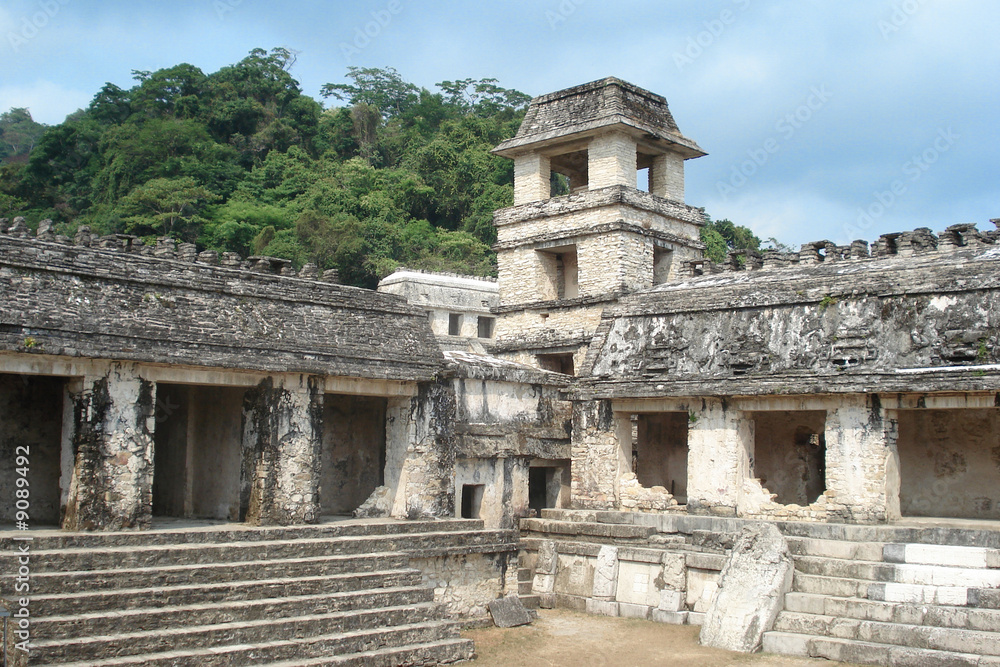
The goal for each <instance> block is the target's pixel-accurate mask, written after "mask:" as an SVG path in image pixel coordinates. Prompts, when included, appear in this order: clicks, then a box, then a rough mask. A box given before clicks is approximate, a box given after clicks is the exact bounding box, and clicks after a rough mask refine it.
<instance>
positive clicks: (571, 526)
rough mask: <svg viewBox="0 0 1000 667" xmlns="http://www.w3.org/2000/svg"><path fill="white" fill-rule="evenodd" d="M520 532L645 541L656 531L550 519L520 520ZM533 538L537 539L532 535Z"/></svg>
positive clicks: (624, 525)
mask: <svg viewBox="0 0 1000 667" xmlns="http://www.w3.org/2000/svg"><path fill="white" fill-rule="evenodd" d="M521 532H522V533H526V532H532V533H538V534H543V535H553V536H573V537H576V536H579V537H583V536H586V537H588V538H598V539H614V540H645V539H647V538H648V537H649V536H650V535H652V534H653V533H655V532H656V530H655V529H654V528H652V527H650V526H636V525H632V524H624V523H596V522H589V521H555V520H551V519H521ZM533 537H536V538H537V537H538V535H534V536H533Z"/></svg>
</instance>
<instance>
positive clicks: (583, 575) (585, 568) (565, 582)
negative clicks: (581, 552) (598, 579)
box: [556, 556, 594, 598]
mask: <svg viewBox="0 0 1000 667" xmlns="http://www.w3.org/2000/svg"><path fill="white" fill-rule="evenodd" d="M556 590H557V591H559V593H560V594H563V595H576V596H579V597H582V598H588V597H590V595H591V593H593V591H594V561H593V559H590V558H585V557H583V556H560V557H559V569H558V571H557V573H556Z"/></svg>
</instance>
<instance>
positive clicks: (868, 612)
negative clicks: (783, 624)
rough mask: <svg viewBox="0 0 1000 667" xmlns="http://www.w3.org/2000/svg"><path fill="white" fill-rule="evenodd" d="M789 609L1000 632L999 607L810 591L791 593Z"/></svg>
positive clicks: (787, 598)
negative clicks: (885, 599) (941, 604)
mask: <svg viewBox="0 0 1000 667" xmlns="http://www.w3.org/2000/svg"><path fill="white" fill-rule="evenodd" d="M785 611H788V612H799V613H804V614H819V615H823V616H837V617H841V618H853V619H859V620H864V621H881V622H883V623H902V624H906V625H928V626H936V627H941V628H959V629H965V630H979V631H983V632H1000V610H995V609H970V608H968V607H952V606H937V605H923V604H899V603H894V602H880V601H877V600H860V599H857V598H836V597H828V596H824V595H812V594H809V593H787V594H786V595H785Z"/></svg>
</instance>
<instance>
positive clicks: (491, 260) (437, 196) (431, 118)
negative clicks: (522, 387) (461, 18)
mask: <svg viewBox="0 0 1000 667" xmlns="http://www.w3.org/2000/svg"><path fill="white" fill-rule="evenodd" d="M294 62H295V54H294V53H293V52H291V51H289V50H287V49H272V50H271V51H270V52H267V51H265V50H263V49H254V50H253V51H251V52H250V54H249V55H248V56H247V57H246V58H244V59H243V60H241V61H240V62H238V63H236V64H235V65H230V66H227V67H223V68H222V69H220V70H219V71H217V72H214V73H211V74H206V73H204V72H202V70H200V69H199V68H197V67H195V66H193V65H190V64H185V63H182V64H179V65H176V66H174V67H169V68H166V69H162V70H158V71H155V72H148V71H134V72H133V75H134V78H135V85H134V86H133V87H132V88H130V89H128V90H125V89H123V88H120V87H118V86H116V85H114V84H111V83H107V84H105V85H104V86H103V87H102V88H101V89H100V90H99V91H98V92H97V94H96V95H95V96H94V98H93V101H92V102H91V103H90V105H89V106H88V107H87V108H86V109H82V110H80V111H78V112H76V113H74V114H72V115H71V116H69V117H68V118H67V119H66V120H65V122H63V123H61V124H59V125H56V126H53V127H46V126H44V125H40V124H38V123H35V122H34V121H33V120H32V119H31V115H30V113H29V112H28V110H27V109H11V110H10V111H8V112H6V113H4V114H2V115H0V161H2V162H0V215H3V216H7V217H10V216H13V215H24V216H25V217H26V218H27V219H28V223H29V225H37V224H38V222H39V221H40V220H42V219H45V218H51V219H52V220H54V221H55V222H56V223H57V230H58V231H60V232H61V233H66V234H69V235H72V233H73V231H75V229H76V227H77V226H79V225H83V224H86V225H90V226H91V228H92V229H93V230H94V231H95V232H96V233H101V234H107V233H130V234H136V235H139V236H141V237H143V238H144V239H145V240H146V241H148V242H152V241H153V240H154V239H155V238H156V237H157V236H160V235H163V234H170V235H172V236H175V237H177V238H179V239H182V240H184V241H189V242H194V243H197V244H198V245H199V247H200V248H205V249H212V250H218V251H233V252H238V253H240V254H242V255H250V254H266V255H272V256H277V257H284V258H287V259H291V260H292V261H293V262H294V263H295V264H297V265H301V264H304V263H306V262H315V263H317V264H318V265H319V266H320V267H321V268H324V269H325V268H336V269H338V270H339V271H340V275H341V277H342V279H343V280H344V282H347V283H349V284H354V285H359V286H367V287H373V286H374V285H375V284H376V283H377V282H378V280H379V279H380V278H382V277H384V276H385V275H387V274H388V273H391V272H392V271H393V270H394V269H395V268H396V267H398V266H399V265H407V266H411V267H413V268H424V269H430V270H439V271H457V272H462V273H472V274H477V275H490V274H494V273H495V261H496V258H495V256H494V254H493V252H492V251H491V249H490V246H491V244H492V243H494V242H495V240H496V231H495V229H494V227H493V224H492V216H493V211H495V210H496V209H498V208H502V207H505V206H510V205H511V203H512V202H513V180H514V179H513V165H512V164H511V162H510V161H509V160H506V159H503V158H498V157H495V156H493V155H491V154H490V149H492V148H493V147H494V146H496V145H497V144H499V143H501V142H502V141H504V140H505V139H508V138H510V137H512V136H514V134H515V133H516V132H517V128H518V126H519V125H520V122H521V120H522V118H523V116H524V110H525V108H526V106H527V103H528V101H529V97H528V96H527V95H525V94H523V93H520V92H518V91H516V90H509V89H506V88H502V87H501V86H500V85H499V84H498V82H497V81H496V80H495V79H480V80H475V79H460V80H456V81H444V82H441V83H439V84H437V86H436V88H437V90H436V91H430V90H427V89H425V88H419V87H417V86H415V85H414V84H412V83H409V82H407V81H405V80H404V79H403V78H402V77H401V76H400V74H399V73H398V72H397V71H396V70H394V69H392V68H386V69H376V68H359V67H350V68H348V71H347V77H346V78H347V80H348V83H338V84H327V85H326V86H324V87H323V90H322V94H323V95H324V97H328V98H332V99H333V100H336V101H338V102H339V103H341V104H343V106H339V107H333V108H330V109H326V110H324V108H323V106H322V105H321V104H320V103H319V102H317V101H316V100H314V99H312V98H310V97H308V96H306V95H303V94H302V90H301V88H300V87H299V84H298V82H297V81H296V80H295V79H294V78H293V77H292V75H291V73H290V69H291V68H292V65H293V64H294ZM556 185H557V186H559V184H558V183H557V184H556ZM723 223H727V224H728V227H727V226H724V224H723ZM713 225H714V227H711V228H706V229H707V230H708V232H707V233H708V236H706V237H705V238H706V243H707V244H708V245H709V248H710V252H715V251H716V250H717V248H716V246H719V247H721V245H720V243H722V244H725V245H726V246H727V247H729V248H732V247H743V246H742V245H740V244H741V243H746V242H749V241H748V239H749V240H750V241H755V242H756V243H757V245H759V243H760V242H759V240H757V239H756V237H754V236H753V235H752V234H750V233H749V230H745V228H741V227H736V226H733V225H732V223H729V222H728V221H720V222H718V223H713ZM741 230H743V231H745V232H746V234H743V231H741ZM713 234H714V235H713ZM741 234H743V235H742V236H741ZM747 235H748V236H747ZM720 239H721V241H720ZM754 247H756V246H754ZM722 253H723V256H724V253H725V250H722Z"/></svg>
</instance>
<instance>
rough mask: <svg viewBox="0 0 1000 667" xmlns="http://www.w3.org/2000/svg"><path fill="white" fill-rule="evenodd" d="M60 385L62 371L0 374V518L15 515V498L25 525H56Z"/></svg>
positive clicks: (5, 519) (9, 518)
mask: <svg viewBox="0 0 1000 667" xmlns="http://www.w3.org/2000/svg"><path fill="white" fill-rule="evenodd" d="M65 389H66V378H62V377H46V376H41V375H11V374H0V498H3V502H2V503H0V521H3V522H5V523H8V522H9V523H13V522H14V521H15V520H17V512H18V511H19V508H18V501H21V504H22V506H23V507H25V509H23V510H21V511H24V512H26V513H27V515H28V520H27V521H28V526H29V527H39V526H56V525H59V522H60V500H61V498H60V485H59V477H60V474H61V470H60V468H61V465H60V462H61V460H62V459H61V455H62V449H63V448H62V437H63V397H64V394H65ZM19 479H24V480H27V481H26V482H21V481H18V480H19ZM21 496H26V497H21Z"/></svg>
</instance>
